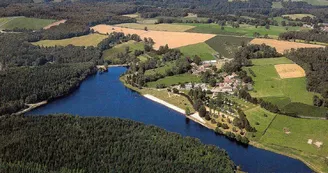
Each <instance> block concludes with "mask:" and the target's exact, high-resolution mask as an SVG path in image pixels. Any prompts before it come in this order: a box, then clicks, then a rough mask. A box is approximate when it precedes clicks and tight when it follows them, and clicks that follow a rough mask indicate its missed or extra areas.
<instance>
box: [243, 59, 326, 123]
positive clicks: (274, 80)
mask: <svg viewBox="0 0 328 173" xmlns="http://www.w3.org/2000/svg"><path fill="white" fill-rule="evenodd" d="M275 60H276V62H275ZM289 61H290V60H288V59H287V58H271V60H268V59H267V58H265V59H256V60H252V63H253V64H254V66H252V67H247V68H244V70H246V71H247V73H248V75H249V76H251V77H252V79H253V81H254V86H253V87H254V89H253V91H250V94H251V95H252V96H253V97H257V98H262V99H263V100H265V101H268V102H271V103H273V104H275V105H277V106H278V107H279V108H280V110H282V111H283V112H285V113H291V114H297V115H300V116H308V117H324V116H325V113H326V111H327V110H328V109H326V108H318V107H315V106H312V104H313V100H312V99H313V96H314V95H319V94H317V93H313V92H309V91H307V89H306V78H305V77H298V78H285V79H281V78H280V76H279V74H278V72H277V71H276V69H275V67H274V66H275V64H278V63H283V64H287V63H288V62H289ZM291 63H292V62H291ZM291 65H293V64H291ZM248 69H251V70H252V71H253V72H254V73H255V75H256V77H254V76H253V75H252V74H251V73H250V72H249V70H248Z"/></svg>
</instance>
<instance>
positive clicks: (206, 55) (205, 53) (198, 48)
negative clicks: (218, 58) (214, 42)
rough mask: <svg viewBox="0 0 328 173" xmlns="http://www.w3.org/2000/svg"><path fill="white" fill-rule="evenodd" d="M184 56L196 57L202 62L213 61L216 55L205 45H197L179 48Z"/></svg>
mask: <svg viewBox="0 0 328 173" xmlns="http://www.w3.org/2000/svg"><path fill="white" fill-rule="evenodd" d="M179 49H180V51H181V52H182V53H183V55H184V56H187V57H191V58H192V57H194V56H195V55H198V56H199V57H200V58H201V59H202V60H203V61H206V60H214V59H215V58H214V55H215V54H216V53H217V52H216V51H215V50H214V49H212V48H211V47H210V46H208V45H207V44H206V43H198V44H193V45H188V46H184V47H180V48H179Z"/></svg>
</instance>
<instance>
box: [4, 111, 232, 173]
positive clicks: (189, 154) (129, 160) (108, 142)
mask: <svg viewBox="0 0 328 173" xmlns="http://www.w3.org/2000/svg"><path fill="white" fill-rule="evenodd" d="M49 127H51V128H49ZM36 134H37V135H36ZM154 139H156V140H154ZM0 140H1V143H2V144H3V145H0V172H7V171H5V170H8V169H9V170H10V168H8V167H9V166H8V165H9V164H8V163H13V164H12V165H15V166H16V168H17V170H20V169H23V170H24V168H26V167H28V166H30V167H32V168H34V169H35V170H37V171H40V172H41V171H42V170H44V172H59V171H63V170H66V172H73V170H75V171H76V172H77V171H79V172H188V171H190V170H192V171H193V172H196V173H202V172H220V173H233V172H234V169H235V165H234V164H233V162H232V161H231V160H230V159H229V157H228V155H227V153H226V152H225V151H223V150H221V149H219V148H217V147H216V146H208V145H204V144H202V143H201V142H200V141H199V140H197V139H194V138H189V137H187V138H183V137H181V136H180V135H178V134H174V133H169V132H167V131H165V130H162V129H159V128H158V127H155V126H146V125H143V124H141V123H138V122H134V121H130V120H122V119H117V118H100V117H93V118H80V117H76V116H71V115H49V116H27V117H16V116H9V117H2V118H1V121H0ZM35 165H38V166H35ZM6 168H7V169H6ZM17 170H16V172H20V171H17ZM8 172H9V171H8ZM11 172H15V170H13V169H11Z"/></svg>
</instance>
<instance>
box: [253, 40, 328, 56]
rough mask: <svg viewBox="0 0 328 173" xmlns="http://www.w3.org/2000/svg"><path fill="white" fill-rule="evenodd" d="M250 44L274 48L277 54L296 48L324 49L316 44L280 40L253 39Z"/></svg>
mask: <svg viewBox="0 0 328 173" xmlns="http://www.w3.org/2000/svg"><path fill="white" fill-rule="evenodd" d="M250 43H251V44H263V43H264V44H266V45H268V46H271V47H274V48H276V50H277V52H279V53H284V51H287V50H291V49H298V48H318V47H323V48H324V47H325V46H322V45H316V44H306V43H296V42H290V41H281V40H273V39H264V38H255V39H253V40H252V41H251V42H250Z"/></svg>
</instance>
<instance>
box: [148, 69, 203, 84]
mask: <svg viewBox="0 0 328 173" xmlns="http://www.w3.org/2000/svg"><path fill="white" fill-rule="evenodd" d="M187 82H195V83H199V82H200V78H199V77H198V76H196V75H192V74H189V73H185V74H179V75H174V76H168V77H165V78H162V79H159V80H157V81H154V82H148V83H147V86H148V87H152V88H156V86H157V85H159V84H163V85H165V86H171V85H176V84H179V83H187Z"/></svg>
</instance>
